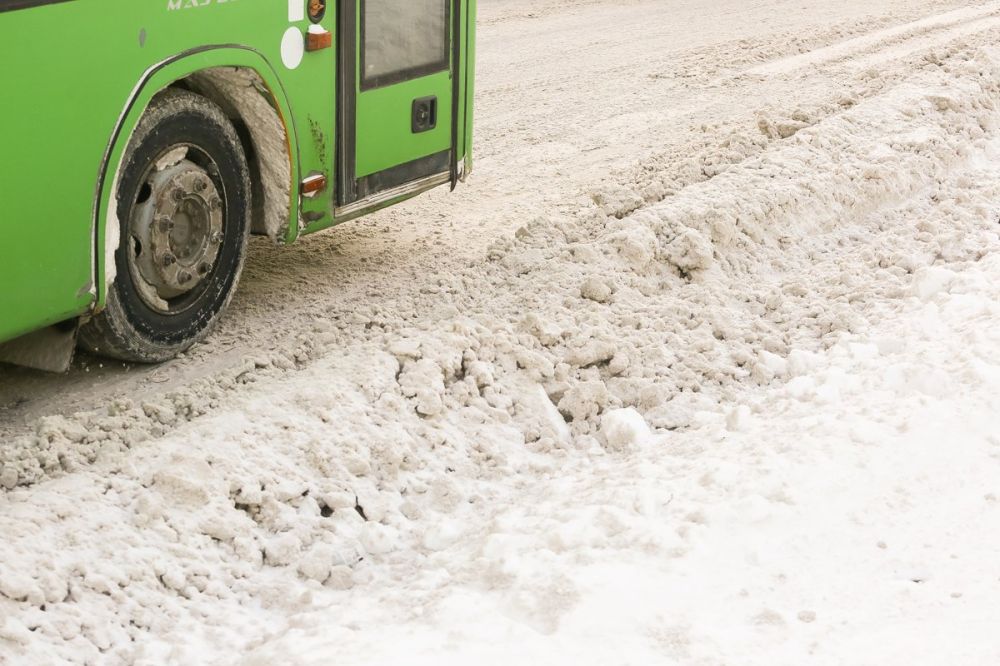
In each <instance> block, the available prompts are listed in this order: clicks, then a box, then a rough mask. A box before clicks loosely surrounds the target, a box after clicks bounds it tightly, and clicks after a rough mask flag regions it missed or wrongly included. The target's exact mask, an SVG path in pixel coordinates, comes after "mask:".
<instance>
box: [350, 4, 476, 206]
mask: <svg viewBox="0 0 1000 666" xmlns="http://www.w3.org/2000/svg"><path fill="white" fill-rule="evenodd" d="M462 2H463V0H451V1H450V2H448V16H447V18H446V22H445V23H446V25H447V26H448V33H449V39H450V42H449V44H451V48H449V49H448V68H447V71H448V72H449V73H450V76H451V80H452V95H451V97H452V99H451V106H452V114H451V123H452V127H451V141H450V143H451V145H450V147H449V148H448V149H446V150H444V151H441V152H438V153H434V154H432V155H426V156H424V157H421V158H418V159H416V160H413V161H411V162H406V163H404V164H400V165H398V166H394V167H391V168H389V169H385V170H384V171H379V172H377V173H374V174H370V175H368V176H363V177H361V178H358V177H357V149H358V146H357V135H358V133H357V132H358V131H357V109H358V93H357V90H358V88H359V87H360V88H361V90H362V92H365V91H366V90H369V89H374V87H372V86H369V87H368V88H366V87H365V86H364V85H363V80H362V81H359V70H358V59H359V55H358V54H359V51H360V50H361V49H363V48H364V44H363V41H361V42H359V38H358V36H359V34H360V35H361V39H362V40H363V38H364V26H363V25H360V26H359V23H358V22H359V19H360V15H359V12H358V8H359V4H360V3H359V0H341V1H340V2H339V3H338V12H337V38H338V39H337V42H338V47H337V111H336V113H337V129H338V141H337V164H336V167H337V196H336V212H337V214H338V216H340V215H352V214H355V213H357V212H358V211H361V210H364V209H367V208H375V207H378V206H380V205H382V204H384V203H386V202H388V201H391V200H393V199H398V198H402V197H405V196H408V195H410V194H413V193H416V192H419V191H422V190H426V189H428V188H430V187H434V186H437V185H443V184H444V183H448V182H451V183H452V186H453V187H454V183H455V182H456V180H457V177H456V174H457V166H456V160H455V157H456V155H457V150H458V146H457V132H458V114H457V113H455V107H456V106H457V104H458V102H459V99H458V94H459V76H458V70H459V68H460V62H459V60H460V57H461V44H460V37H461V32H460V30H457V29H456V28H458V27H460V23H459V21H460V17H461V13H462V12H461V4H462ZM437 71H441V69H440V67H439V65H434V66H433V67H431V68H427V69H426V70H425V69H424V68H414V69H413V70H409V71H406V72H403V75H400V76H392V77H389V78H388V79H387V80H385V81H381V82H380V83H381V84H382V85H392V84H395V83H400V82H403V81H407V80H411V79H413V78H417V77H418V76H419V75H421V74H428V75H429V74H433V73H434V72H437Z"/></svg>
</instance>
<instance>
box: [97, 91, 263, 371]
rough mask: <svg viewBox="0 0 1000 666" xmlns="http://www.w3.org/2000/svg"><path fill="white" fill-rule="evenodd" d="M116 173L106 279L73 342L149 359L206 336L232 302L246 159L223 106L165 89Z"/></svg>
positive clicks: (245, 212)
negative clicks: (109, 278) (116, 236)
mask: <svg viewBox="0 0 1000 666" xmlns="http://www.w3.org/2000/svg"><path fill="white" fill-rule="evenodd" d="M119 174H120V176H119V181H118V183H117V190H116V191H117V211H118V222H119V226H120V230H121V237H120V238H121V240H120V242H119V246H118V250H117V251H116V252H115V256H114V264H115V266H114V269H115V270H116V273H115V279H114V283H113V284H112V285H111V286H110V288H109V290H108V298H107V304H106V307H105V309H104V310H103V311H102V312H100V313H99V314H98V315H96V316H95V317H94V318H93V319H91V320H90V321H89V322H87V323H86V324H85V325H84V326H83V327H82V328H81V330H80V346H81V347H82V348H83V349H85V350H87V351H91V352H96V353H99V354H102V355H105V356H110V357H112V358H117V359H120V360H123V361H129V362H138V363H158V362H161V361H166V360H168V359H171V358H173V357H175V356H176V355H177V354H179V353H181V352H183V351H185V350H187V349H188V348H189V347H191V346H192V345H193V344H195V343H196V342H198V341H200V340H202V339H203V338H204V337H205V336H206V335H208V333H209V331H210V330H211V328H212V326H213V325H214V324H215V322H216V321H217V320H218V318H219V317H220V315H221V314H222V312H223V311H224V310H225V309H226V307H227V306H228V304H229V301H230V300H231V299H232V296H233V293H234V291H235V289H236V285H237V283H238V281H239V276H240V272H241V271H242V269H243V263H244V260H245V258H246V246H247V238H248V235H249V231H250V211H251V202H250V197H251V190H250V177H249V169H248V166H247V159H246V155H245V154H244V151H243V148H242V146H241V144H240V140H239V137H238V135H237V133H236V130H235V128H234V127H233V125H232V123H231V122H230V121H229V119H228V118H227V117H226V115H225V114H224V113H223V111H222V109H220V108H219V107H218V106H217V105H216V104H215V103H213V102H211V101H210V100H208V99H206V98H204V97H201V96H200V95H196V94H194V93H191V92H188V91H184V90H169V91H166V92H164V93H162V94H160V95H158V96H157V97H156V98H154V100H153V101H152V102H151V103H150V106H149V109H148V110H147V111H146V113H145V115H144V116H143V118H142V120H140V121H139V125H138V126H137V128H136V130H135V132H134V133H133V135H132V138H131V140H130V141H129V145H128V148H127V150H126V153H125V156H124V157H123V158H122V166H121V168H120V169H119Z"/></svg>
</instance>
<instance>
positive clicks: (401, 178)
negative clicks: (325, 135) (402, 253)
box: [338, 0, 462, 213]
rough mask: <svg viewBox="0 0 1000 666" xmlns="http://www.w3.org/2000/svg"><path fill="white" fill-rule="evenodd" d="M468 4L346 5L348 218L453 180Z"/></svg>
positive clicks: (343, 196)
mask: <svg viewBox="0 0 1000 666" xmlns="http://www.w3.org/2000/svg"><path fill="white" fill-rule="evenodd" d="M461 5H462V0H454V1H453V0H341V3H340V9H341V11H340V13H339V17H338V18H339V32H340V39H339V40H338V41H339V49H340V50H339V53H338V57H339V70H340V71H339V86H338V108H339V110H338V113H339V116H340V117H339V128H340V132H339V133H338V134H339V137H340V138H339V146H338V162H339V163H338V171H339V182H338V206H339V208H340V212H341V213H350V212H351V211H352V210H360V209H363V208H367V207H371V206H375V205H378V204H380V203H385V202H388V201H390V200H392V199H395V198H398V197H402V196H405V195H407V194H412V193H414V192H415V191H418V190H421V189H425V188H426V187H430V186H432V185H439V184H442V183H445V182H447V181H448V180H449V179H451V180H452V181H453V182H454V179H455V178H456V171H455V169H456V166H455V164H456V160H455V157H456V156H455V154H454V151H453V146H454V145H455V143H456V132H455V129H456V128H455V127H453V123H452V119H453V117H454V116H455V115H456V114H455V110H454V102H455V101H456V100H457V95H456V91H455V81H456V80H457V79H458V77H457V76H453V71H454V68H455V67H456V66H457V62H458V57H456V53H455V44H453V43H452V42H453V40H452V32H453V26H454V25H456V24H459V20H460V17H458V16H456V13H457V12H460V11H461ZM455 41H456V42H457V40H455Z"/></svg>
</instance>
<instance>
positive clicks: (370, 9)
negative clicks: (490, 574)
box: [361, 0, 449, 90]
mask: <svg viewBox="0 0 1000 666" xmlns="http://www.w3.org/2000/svg"><path fill="white" fill-rule="evenodd" d="M448 5H449V1H448V0H364V1H363V2H362V3H361V12H362V19H361V31H362V42H363V44H364V46H363V48H362V49H361V54H362V64H361V69H362V73H363V76H362V81H361V87H362V89H364V90H370V89H372V88H378V87H380V86H384V85H389V84H391V83H398V82H400V81H406V80H408V79H412V78H417V77H420V76H425V75H427V74H431V73H433V72H439V71H445V70H447V69H448V60H449V58H448V46H449V44H448V42H449V40H448V34H449V26H448V13H449V12H448Z"/></svg>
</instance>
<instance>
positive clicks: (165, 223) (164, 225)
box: [157, 217, 174, 233]
mask: <svg viewBox="0 0 1000 666" xmlns="http://www.w3.org/2000/svg"><path fill="white" fill-rule="evenodd" d="M157 224H158V225H159V226H160V231H161V232H162V233H169V232H170V231H173V229H174V221H173V220H171V219H170V218H166V217H162V218H160V221H159V222H158V223H157Z"/></svg>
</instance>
